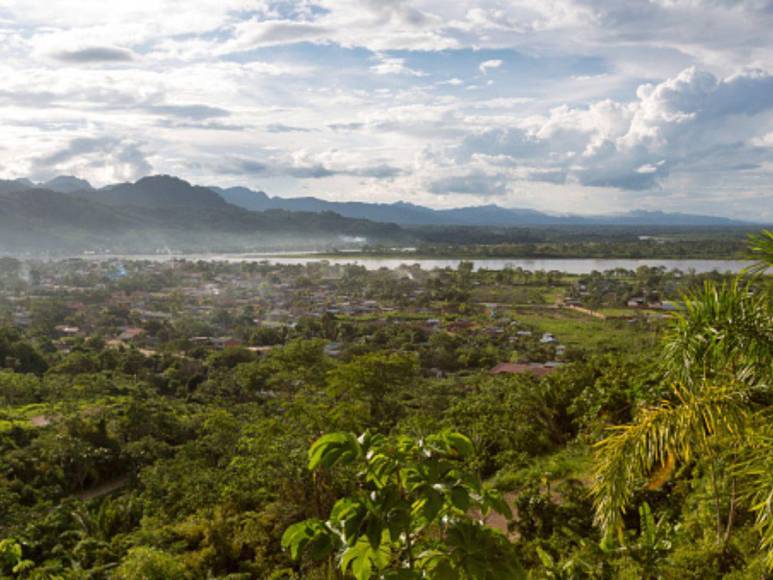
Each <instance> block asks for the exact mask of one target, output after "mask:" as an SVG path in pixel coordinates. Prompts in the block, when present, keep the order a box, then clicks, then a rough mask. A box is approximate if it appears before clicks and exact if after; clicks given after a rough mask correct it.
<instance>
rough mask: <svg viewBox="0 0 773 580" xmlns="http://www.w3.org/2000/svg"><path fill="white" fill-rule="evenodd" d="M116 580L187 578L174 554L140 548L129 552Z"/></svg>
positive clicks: (117, 573)
mask: <svg viewBox="0 0 773 580" xmlns="http://www.w3.org/2000/svg"><path fill="white" fill-rule="evenodd" d="M115 577H116V578H119V579H121V580H170V579H171V578H185V577H186V573H185V568H184V567H183V565H182V563H181V562H180V561H179V560H178V559H177V558H175V556H173V555H172V554H169V553H167V552H164V551H163V550H158V549H156V548H149V547H145V546H138V547H136V548H132V549H131V550H129V553H128V554H127V556H126V557H125V558H124V559H123V561H122V562H121V565H120V566H119V567H118V568H117V570H116V574H115Z"/></svg>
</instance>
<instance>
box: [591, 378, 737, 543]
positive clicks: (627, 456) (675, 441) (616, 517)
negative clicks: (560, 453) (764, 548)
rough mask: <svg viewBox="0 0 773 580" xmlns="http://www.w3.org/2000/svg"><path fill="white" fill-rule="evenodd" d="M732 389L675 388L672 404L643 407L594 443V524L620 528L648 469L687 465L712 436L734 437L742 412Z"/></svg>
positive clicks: (708, 447)
mask: <svg viewBox="0 0 773 580" xmlns="http://www.w3.org/2000/svg"><path fill="white" fill-rule="evenodd" d="M740 393H741V392H740V391H739V390H738V389H736V388H734V387H730V388H728V387H716V386H711V385H704V386H703V388H702V389H700V392H699V393H698V394H696V393H695V392H694V391H693V390H691V389H688V388H685V387H683V386H677V387H675V388H674V395H675V398H676V400H677V401H676V402H671V401H663V402H662V403H661V404H660V405H659V406H657V407H653V408H648V409H645V410H644V411H643V412H642V413H641V414H640V416H639V417H638V419H637V421H636V422H635V423H633V424H631V425H624V426H619V427H614V428H612V434H611V435H610V436H609V437H607V438H606V439H603V440H602V441H600V442H599V443H597V444H596V477H595V480H594V483H593V486H592V489H591V492H592V494H593V496H594V498H595V505H596V518H595V519H596V523H597V524H598V525H599V526H600V527H601V528H602V530H604V531H605V532H618V533H619V532H621V531H622V517H623V515H624V514H625V511H626V509H627V507H628V506H629V504H630V502H631V499H632V498H633V495H634V493H635V492H636V490H637V489H639V488H641V487H643V486H644V485H645V484H646V482H647V479H648V476H649V475H650V474H651V473H652V472H653V470H654V469H655V468H657V467H659V466H661V465H664V464H667V463H668V462H669V461H672V460H675V461H678V462H682V463H688V462H690V461H692V460H693V459H694V457H695V456H696V455H701V456H704V455H707V454H710V453H712V452H713V451H712V448H713V446H712V441H713V440H715V438H717V437H725V436H730V437H737V436H738V435H739V434H740V433H742V432H743V426H744V424H745V417H746V414H745V412H744V409H743V404H742V403H743V397H742V395H741V394H740Z"/></svg>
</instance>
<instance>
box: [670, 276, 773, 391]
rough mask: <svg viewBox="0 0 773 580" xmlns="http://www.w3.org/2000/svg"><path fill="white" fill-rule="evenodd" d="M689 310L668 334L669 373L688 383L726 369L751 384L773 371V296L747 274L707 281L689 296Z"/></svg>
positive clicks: (676, 378)
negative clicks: (772, 298) (746, 277)
mask: <svg viewBox="0 0 773 580" xmlns="http://www.w3.org/2000/svg"><path fill="white" fill-rule="evenodd" d="M684 305H685V308H684V311H683V312H682V313H680V314H679V315H678V316H677V318H676V323H675V324H674V326H673V328H672V329H671V331H670V332H669V334H668V335H667V336H666V340H665V348H664V353H663V367H664V371H665V373H666V376H667V377H668V378H670V379H671V380H674V381H678V382H681V383H684V384H688V385H689V384H691V383H694V382H696V381H698V382H699V381H701V380H702V379H704V378H712V377H718V376H721V375H723V374H725V375H730V376H733V377H735V378H737V379H740V378H742V377H744V378H745V379H746V380H744V381H743V382H744V383H746V384H747V385H749V384H755V383H768V382H769V381H770V378H771V377H772V376H773V316H772V315H771V308H770V296H769V295H768V294H767V293H766V292H763V291H762V290H757V291H755V289H754V288H753V287H752V286H751V285H750V284H749V282H748V281H746V280H744V279H735V280H733V281H731V282H723V283H721V284H716V283H713V282H707V283H706V284H705V285H704V286H703V288H702V289H701V290H699V291H696V292H692V293H690V294H688V295H686V296H685V297H684Z"/></svg>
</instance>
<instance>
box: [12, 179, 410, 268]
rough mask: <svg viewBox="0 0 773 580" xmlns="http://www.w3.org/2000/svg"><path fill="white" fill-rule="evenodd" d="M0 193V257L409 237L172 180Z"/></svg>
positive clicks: (301, 245) (390, 227)
mask: <svg viewBox="0 0 773 580" xmlns="http://www.w3.org/2000/svg"><path fill="white" fill-rule="evenodd" d="M0 187H2V188H3V189H0V253H2V252H14V253H18V252H40V251H45V252H51V251H53V252H57V253H63V252H80V251H83V250H95V251H99V250H110V251H113V252H154V251H156V250H159V249H164V248H170V249H175V250H180V251H198V252H201V251H217V252H221V251H222V252H225V251H260V250H278V249H293V250H299V249H312V248H323V249H324V248H335V247H338V248H342V247H349V246H352V245H353V244H354V245H361V244H362V243H365V242H370V243H397V244H399V243H408V242H410V241H412V239H413V238H412V236H411V235H410V234H408V233H406V232H405V231H404V230H402V229H401V228H399V227H398V226H396V225H394V224H382V223H375V222H370V221H366V220H355V219H350V218H345V217H342V216H340V215H337V214H334V213H330V212H324V213H313V212H289V211H284V210H268V211H265V212H253V211H248V210H245V209H243V208H240V207H237V206H234V205H231V204H229V203H227V202H226V201H225V200H223V199H222V198H221V197H220V196H219V195H218V194H217V193H215V192H213V191H212V190H210V189H208V188H203V187H195V186H191V185H190V184H188V183H187V182H184V181H182V180H178V179H176V178H166V177H161V178H145V179H141V180H140V181H138V182H137V183H135V184H121V185H118V186H115V187H112V188H107V189H102V190H93V189H92V190H79V191H76V192H72V193H60V192H55V191H52V190H50V189H43V188H40V187H29V185H28V184H26V183H25V184H15V185H8V186H7V187H6V186H5V185H3V184H2V183H0ZM9 189H14V190H13V191H8V190H9ZM97 200H98V201H97Z"/></svg>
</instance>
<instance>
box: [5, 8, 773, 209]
mask: <svg viewBox="0 0 773 580" xmlns="http://www.w3.org/2000/svg"><path fill="white" fill-rule="evenodd" d="M75 4H77V7H76V8H77V9H74V8H73V6H75ZM769 4H770V3H769V2H767V1H763V0H759V1H757V0H753V1H749V2H732V1H730V0H685V1H681V0H678V1H677V0H652V1H650V2H619V1H616V0H551V1H549V2H533V1H527V0H513V1H508V2H501V1H499V0H465V1H463V2H447V1H446V0H313V1H310V2H306V1H302V2H295V1H284V0H281V1H273V0H270V1H265V2H264V1H259V2H255V1H254V0H221V1H219V2H214V3H213V2H212V1H211V0H189V1H188V2H187V3H186V9H185V10H184V11H181V10H180V8H179V6H180V5H179V2H178V1H177V0H152V1H151V0H135V1H134V2H131V3H119V4H115V6H111V7H110V10H109V11H108V10H106V9H105V3H104V1H103V0H79V1H78V2H75V3H73V2H69V1H68V2H64V1H62V2H32V1H30V0H7V1H5V2H4V3H3V8H2V10H0V12H2V14H1V15H0V18H2V22H1V23H0V77H1V78H2V79H3V86H2V88H0V105H1V106H0V123H1V124H2V127H3V131H2V132H0V170H2V171H4V172H5V173H6V174H10V173H13V174H14V176H18V175H25V174H26V173H27V172H46V171H48V170H49V168H50V167H51V166H52V165H53V166H54V167H53V169H51V170H52V171H53V170H54V169H56V171H57V172H76V170H82V171H84V172H87V173H84V175H83V176H84V177H88V178H89V179H90V180H92V181H94V182H96V183H98V184H99V183H100V179H102V183H104V182H105V181H110V180H112V179H113V177H114V176H118V177H120V176H121V175H124V174H127V175H128V174H130V173H132V172H136V171H141V170H142V168H143V167H147V166H149V165H153V169H154V170H156V171H163V172H166V173H176V172H177V173H179V174H181V175H182V176H183V177H187V178H189V179H200V180H202V181H207V182H209V181H210V180H211V179H214V178H222V179H224V180H227V181H228V180H230V183H231V184H239V183H240V180H241V179H242V178H244V179H249V178H254V179H255V180H256V181H258V180H259V181H261V183H262V182H263V181H264V180H267V181H268V182H269V184H270V185H271V187H276V188H279V189H275V190H272V193H273V194H279V195H283V194H296V193H298V192H299V191H301V190H303V189H306V190H307V193H309V194H313V195H316V194H320V193H321V192H320V191H319V190H318V188H319V186H320V181H319V180H320V179H324V180H325V181H323V182H322V183H323V184H324V186H325V190H326V191H325V192H326V193H327V194H328V195H330V196H331V197H338V198H345V199H358V198H359V199H361V198H363V197H364V196H366V195H367V196H372V198H374V199H380V200H383V201H394V200H397V199H412V200H416V201H417V202H418V201H419V200H420V201H421V202H423V203H428V204H430V205H432V204H446V203H452V202H451V201H449V197H453V203H456V204H459V203H476V202H477V201H478V200H479V199H480V198H482V197H487V196H489V197H497V200H496V201H497V203H500V202H511V203H518V204H521V203H522V202H523V203H528V204H532V205H535V206H537V207H539V208H540V209H548V210H557V211H570V210H573V211H582V210H583V209H585V208H586V204H592V203H596V206H594V209H595V210H596V211H598V210H604V209H609V210H613V209H618V210H619V209H624V208H630V207H631V206H636V205H638V204H639V203H641V204H643V205H644V204H646V203H650V204H656V206H657V207H662V208H664V209H668V208H669V207H674V208H678V209H680V210H682V211H684V210H689V209H691V208H692V209H695V210H703V211H716V212H717V213H724V212H725V209H727V211H728V212H729V211H730V210H731V208H729V206H727V204H726V203H725V204H724V206H723V205H722V204H721V202H722V201H726V200H727V199H728V198H730V197H732V198H734V199H736V200H737V203H736V204H734V205H733V208H732V209H733V211H737V212H739V214H738V215H740V214H744V215H745V216H746V217H748V216H750V215H751V216H755V217H756V216H757V215H758V214H759V213H760V211H762V210H760V208H759V206H760V205H762V206H764V207H763V210H764V211H766V212H767V214H766V215H767V216H768V217H769V218H770V219H773V207H771V201H770V196H769V194H767V193H766V192H767V191H768V185H769V183H770V182H771V178H772V177H773V137H771V136H772V135H773V110H772V109H771V103H770V100H771V95H772V94H773V85H772V84H771V71H773V42H772V41H771V39H770V34H769V30H770V29H771V28H773V11H772V10H770V6H769ZM718 22H721V23H722V26H717V23H718ZM504 72H506V73H507V74H502V73H504ZM494 79H496V83H495V84H492V83H493V82H494V81H493V80H494ZM465 89H466V90H465ZM84 139H85V141H83V140H84ZM89 140H93V141H89ZM301 148H302V150H301ZM41 152H43V153H42V154H41ZM213 160H214V161H213ZM100 162H101V163H102V165H103V166H106V164H114V165H115V167H116V169H115V170H113V169H104V170H102V169H99V168H98V164H99V163H100ZM363 184H365V186H363ZM267 187H268V186H267ZM365 187H366V188H367V190H366V189H365ZM765 195H767V196H768V197H765ZM599 200H601V201H599ZM609 200H614V203H615V204H616V206H615V207H612V206H611V205H610V203H612V202H611V201H609ZM653 200H654V201H653ZM573 204H574V205H573ZM712 204H713V205H712ZM570 206H572V207H570ZM736 208H738V209H737V210H736ZM589 211H590V210H589Z"/></svg>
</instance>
